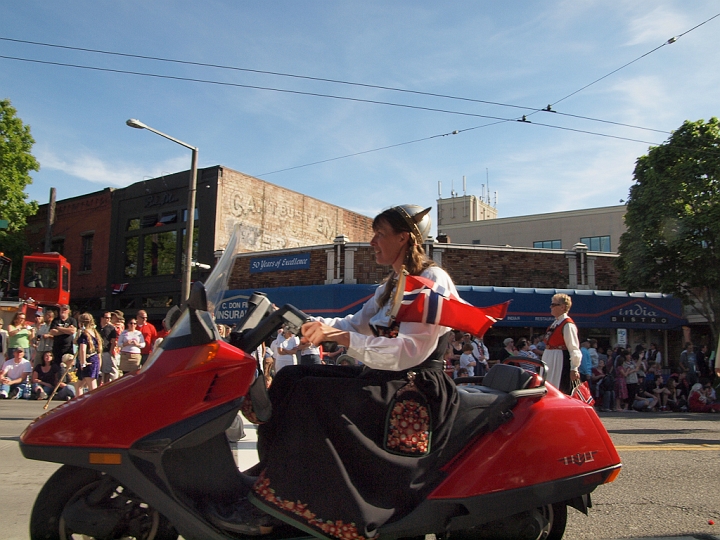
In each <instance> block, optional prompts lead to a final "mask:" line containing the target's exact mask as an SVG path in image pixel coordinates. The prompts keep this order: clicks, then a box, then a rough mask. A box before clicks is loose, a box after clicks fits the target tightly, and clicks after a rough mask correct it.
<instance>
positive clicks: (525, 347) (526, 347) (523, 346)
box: [517, 338, 540, 373]
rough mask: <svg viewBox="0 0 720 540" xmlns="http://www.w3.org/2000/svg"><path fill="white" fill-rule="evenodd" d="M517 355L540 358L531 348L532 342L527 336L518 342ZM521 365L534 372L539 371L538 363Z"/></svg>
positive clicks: (534, 358)
mask: <svg viewBox="0 0 720 540" xmlns="http://www.w3.org/2000/svg"><path fill="white" fill-rule="evenodd" d="M517 356H524V357H525V358H532V359H533V360H540V359H539V358H538V356H537V355H536V354H535V353H534V352H532V351H531V350H530V343H528V340H526V339H525V338H520V339H518V342H517ZM520 367H522V368H523V369H526V370H528V371H532V372H533V373H537V370H538V367H537V365H536V364H523V363H521V364H520Z"/></svg>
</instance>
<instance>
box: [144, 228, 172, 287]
mask: <svg viewBox="0 0 720 540" xmlns="http://www.w3.org/2000/svg"><path fill="white" fill-rule="evenodd" d="M143 240H144V245H143V276H145V277H147V276H164V275H168V274H174V273H175V253H176V252H177V231H168V232H163V233H157V234H148V235H145V237H144V239H143Z"/></svg>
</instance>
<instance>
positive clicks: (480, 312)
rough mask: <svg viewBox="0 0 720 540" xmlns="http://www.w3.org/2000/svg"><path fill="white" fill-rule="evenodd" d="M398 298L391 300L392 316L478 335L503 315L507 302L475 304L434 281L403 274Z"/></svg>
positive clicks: (398, 319) (503, 316) (397, 318)
mask: <svg viewBox="0 0 720 540" xmlns="http://www.w3.org/2000/svg"><path fill="white" fill-rule="evenodd" d="M397 290H398V292H400V291H402V293H403V295H402V300H400V301H398V300H399V298H397V297H396V300H395V302H394V310H393V311H395V313H394V316H395V320H397V321H399V322H422V323H429V324H439V325H442V326H447V327H449V328H453V329H455V330H460V331H462V332H469V333H470V334H472V335H474V336H477V337H482V336H483V335H484V334H485V332H487V330H488V329H489V328H490V327H491V326H492V325H493V324H495V323H496V322H497V321H499V320H500V319H504V318H505V315H506V314H507V310H508V306H509V305H510V302H509V301H508V302H503V303H502V304H495V305H494V306H488V307H482V308H481V307H475V306H473V305H471V304H468V303H466V302H465V301H464V300H461V299H460V298H458V297H457V296H454V295H452V294H450V292H448V291H447V290H445V288H444V287H442V286H441V285H438V284H437V283H435V282H434V281H432V280H430V279H427V278H424V277H420V276H410V275H405V274H403V275H402V277H401V278H400V280H399V282H398V286H397Z"/></svg>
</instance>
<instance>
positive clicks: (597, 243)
mask: <svg viewBox="0 0 720 540" xmlns="http://www.w3.org/2000/svg"><path fill="white" fill-rule="evenodd" d="M580 241H581V242H582V243H583V244H585V245H586V246H587V247H588V251H602V252H603V253H610V237H609V236H586V237H585V238H581V239H580Z"/></svg>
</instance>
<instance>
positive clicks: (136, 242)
mask: <svg viewBox="0 0 720 540" xmlns="http://www.w3.org/2000/svg"><path fill="white" fill-rule="evenodd" d="M139 248H140V238H139V237H137V236H133V237H130V238H127V239H125V277H131V278H133V277H137V275H138V250H139Z"/></svg>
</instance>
